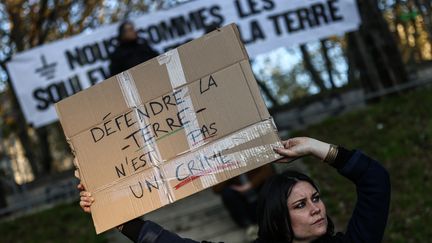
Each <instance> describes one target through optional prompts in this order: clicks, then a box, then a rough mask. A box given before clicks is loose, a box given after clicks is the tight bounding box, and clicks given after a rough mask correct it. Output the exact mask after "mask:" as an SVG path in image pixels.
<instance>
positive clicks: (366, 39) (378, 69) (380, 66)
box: [349, 0, 408, 92]
mask: <svg viewBox="0 0 432 243" xmlns="http://www.w3.org/2000/svg"><path fill="white" fill-rule="evenodd" d="M358 4H359V12H360V16H361V18H362V25H361V26H360V29H359V31H358V32H357V33H355V34H354V35H351V38H354V41H353V40H351V41H350V42H351V43H355V45H354V46H350V47H349V48H360V50H359V51H358V52H357V55H361V59H362V61H363V64H364V65H363V68H366V69H367V70H364V69H363V70H362V69H360V70H359V71H360V72H366V74H367V75H368V77H367V78H362V81H363V82H365V81H366V83H363V86H364V88H365V91H366V92H374V91H379V90H381V89H382V88H383V87H392V86H394V85H397V84H400V83H404V82H406V81H407V79H408V78H407V74H406V71H405V66H404V63H403V61H402V57H401V55H400V52H399V49H398V47H397V44H396V41H395V39H394V38H393V35H392V33H391V32H390V30H389V28H388V25H387V22H386V21H385V19H384V18H383V16H382V13H381V11H380V9H379V8H378V3H377V0H364V1H358ZM356 59H358V57H357V58H356ZM360 68H362V65H361V64H360Z"/></svg>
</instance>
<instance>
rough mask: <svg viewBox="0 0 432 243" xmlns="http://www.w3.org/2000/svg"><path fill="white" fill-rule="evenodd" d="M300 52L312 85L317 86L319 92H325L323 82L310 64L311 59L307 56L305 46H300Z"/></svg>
mask: <svg viewBox="0 0 432 243" xmlns="http://www.w3.org/2000/svg"><path fill="white" fill-rule="evenodd" d="M300 50H301V53H302V55H303V61H304V65H305V68H306V70H307V71H308V72H309V74H310V75H311V77H312V81H313V82H314V84H315V85H316V86H318V88H319V89H320V92H323V91H325V90H327V88H326V86H325V84H324V80H323V79H322V78H321V76H320V74H319V72H318V71H317V70H316V68H315V67H314V66H313V64H312V59H311V57H310V55H309V52H308V50H307V49H306V45H305V44H302V45H300Z"/></svg>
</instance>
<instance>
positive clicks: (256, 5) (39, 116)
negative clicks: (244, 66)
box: [8, 0, 360, 127]
mask: <svg viewBox="0 0 432 243" xmlns="http://www.w3.org/2000/svg"><path fill="white" fill-rule="evenodd" d="M133 22H134V23H135V25H136V28H137V29H138V33H139V36H140V37H141V38H144V39H146V40H147V41H148V43H149V44H150V45H151V46H152V47H153V48H155V49H156V50H158V51H159V52H165V51H166V50H168V49H170V48H173V47H175V46H178V45H180V44H182V43H184V42H187V41H189V40H191V39H193V38H197V37H199V36H201V35H202V34H203V33H204V26H205V25H210V24H211V23H216V24H218V25H220V26H223V25H226V24H229V23H232V22H234V23H236V24H237V25H238V26H239V29H240V33H241V36H242V39H243V41H244V43H245V45H246V48H247V50H248V53H249V56H250V57H251V58H253V57H255V56H256V55H258V54H261V53H265V52H268V51H270V50H273V49H275V48H278V47H281V46H293V45H297V44H301V43H305V42H308V41H313V40H319V39H321V38H324V37H328V36H331V35H338V34H343V33H345V32H347V31H354V30H356V29H357V28H358V26H359V25H360V17H359V14H358V11H357V5H356V1H355V0H307V1H305V0H224V1H213V0H196V1H192V2H189V3H186V4H183V5H180V6H178V7H175V8H172V9H169V10H164V11H158V12H154V13H151V14H147V15H143V16H142V17H139V18H136V19H133ZM116 34H117V24H113V25H106V26H103V27H100V28H98V29H96V30H93V31H92V32H91V33H82V34H79V35H76V36H73V37H71V38H67V39H64V40H59V41H55V42H52V43H49V44H47V45H43V46H40V47H36V48H33V49H30V50H28V51H25V52H22V53H19V54H17V55H16V56H14V57H13V59H12V60H11V61H10V62H9V63H8V70H9V73H10V75H11V79H12V82H13V85H14V89H15V92H16V93H17V96H18V99H19V102H20V104H21V108H22V110H23V112H24V115H25V117H26V119H27V122H28V123H30V124H32V125H33V126H35V127H40V126H43V125H47V124H49V123H52V122H54V121H57V115H56V112H55V110H54V106H53V104H54V103H56V102H57V101H59V100H61V99H63V98H65V97H67V96H70V95H72V94H74V93H76V92H78V91H80V90H82V89H85V88H87V87H89V86H91V85H93V84H95V83H97V82H100V81H102V80H104V79H106V78H108V75H109V74H108V73H109V72H108V64H109V60H108V55H109V53H111V52H112V51H113V50H114V49H115V45H116V38H115V37H116Z"/></svg>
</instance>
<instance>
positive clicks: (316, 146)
mask: <svg viewBox="0 0 432 243" xmlns="http://www.w3.org/2000/svg"><path fill="white" fill-rule="evenodd" d="M282 145H283V147H279V148H275V149H274V150H275V152H276V153H278V154H280V155H282V156H284V158H282V159H280V160H279V162H288V161H291V160H292V159H295V158H298V157H302V156H306V155H313V156H315V157H317V158H318V159H321V160H324V158H325V157H326V155H327V153H328V151H329V148H330V144H328V143H325V142H321V141H319V140H316V139H314V138H308V137H295V138H290V139H288V140H285V141H282Z"/></svg>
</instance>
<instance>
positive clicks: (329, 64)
mask: <svg viewBox="0 0 432 243" xmlns="http://www.w3.org/2000/svg"><path fill="white" fill-rule="evenodd" d="M327 42H328V40H326V39H324V40H321V52H322V55H323V57H324V61H325V66H326V70H327V75H328V77H329V82H330V85H331V88H332V89H335V88H336V85H335V83H334V80H333V63H332V61H331V59H330V57H329V55H328V48H327Z"/></svg>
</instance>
